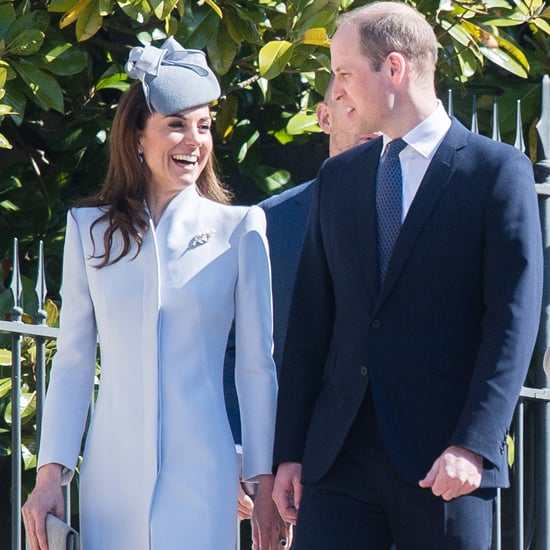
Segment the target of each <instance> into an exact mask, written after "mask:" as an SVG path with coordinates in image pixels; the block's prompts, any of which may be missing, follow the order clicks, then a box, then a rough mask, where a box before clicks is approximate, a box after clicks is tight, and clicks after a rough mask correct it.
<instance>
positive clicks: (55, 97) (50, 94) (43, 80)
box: [13, 58, 63, 113]
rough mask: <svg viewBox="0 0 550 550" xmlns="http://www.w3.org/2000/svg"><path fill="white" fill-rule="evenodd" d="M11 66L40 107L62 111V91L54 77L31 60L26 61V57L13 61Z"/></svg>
mask: <svg viewBox="0 0 550 550" xmlns="http://www.w3.org/2000/svg"><path fill="white" fill-rule="evenodd" d="M13 66H14V68H15V70H16V71H17V73H18V74H19V76H20V77H21V78H22V79H23V81H24V82H25V84H27V86H28V88H29V90H30V91H31V92H32V95H33V97H34V100H35V101H36V103H37V104H38V105H39V106H40V107H42V108H43V109H45V110H48V109H55V110H56V111H59V112H60V113H62V112H63V92H62V91H61V87H60V86H59V83H58V82H57V80H56V79H55V78H53V77H51V76H50V75H48V74H47V73H45V72H44V71H42V70H41V69H39V68H38V67H37V66H36V65H35V64H33V63H32V62H31V61H27V59H26V58H21V59H20V60H19V61H17V62H15V61H14V62H13Z"/></svg>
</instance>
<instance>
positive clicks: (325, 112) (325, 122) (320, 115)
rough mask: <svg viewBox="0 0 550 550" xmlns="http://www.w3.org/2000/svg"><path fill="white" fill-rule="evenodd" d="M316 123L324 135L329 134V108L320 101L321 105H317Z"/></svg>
mask: <svg viewBox="0 0 550 550" xmlns="http://www.w3.org/2000/svg"><path fill="white" fill-rule="evenodd" d="M317 122H318V123H319V126H320V127H321V130H323V132H325V134H330V130H331V126H330V113H329V108H328V106H327V104H326V103H325V102H324V101H321V103H319V105H317Z"/></svg>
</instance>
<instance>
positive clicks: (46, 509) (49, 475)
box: [22, 464, 65, 550]
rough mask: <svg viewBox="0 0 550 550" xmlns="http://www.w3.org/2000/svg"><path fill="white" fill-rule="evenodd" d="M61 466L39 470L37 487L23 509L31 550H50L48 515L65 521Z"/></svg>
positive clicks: (53, 465) (49, 466) (51, 465)
mask: <svg viewBox="0 0 550 550" xmlns="http://www.w3.org/2000/svg"><path fill="white" fill-rule="evenodd" d="M62 469H63V467H62V466H61V464H46V465H44V466H42V467H41V468H40V470H38V474H37V476H36V485H35V487H34V490H33V491H32V493H31V494H30V495H29V498H28V499H27V502H25V505H24V506H23V508H22V513H23V522H24V523H25V531H26V533H27V541H28V543H29V546H30V549H31V550H48V542H47V539H46V514H48V513H52V514H54V515H55V516H57V517H58V518H59V519H63V516H64V513H65V502H64V499H63V492H62V490H61V472H62Z"/></svg>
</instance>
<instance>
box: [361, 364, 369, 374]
mask: <svg viewBox="0 0 550 550" xmlns="http://www.w3.org/2000/svg"><path fill="white" fill-rule="evenodd" d="M368 373H369V369H367V367H365V366H362V367H361V376H367V374H368Z"/></svg>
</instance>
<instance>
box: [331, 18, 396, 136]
mask: <svg viewBox="0 0 550 550" xmlns="http://www.w3.org/2000/svg"><path fill="white" fill-rule="evenodd" d="M330 53H331V62H332V72H333V73H334V82H333V87H332V100H333V101H334V103H335V104H336V105H335V109H336V107H337V105H338V104H341V105H342V107H343V110H344V114H343V116H344V117H345V121H346V122H347V124H348V126H349V127H353V128H356V129H357V131H358V132H360V133H361V134H362V135H367V134H371V133H373V132H376V131H384V122H385V118H386V115H387V114H388V105H387V102H388V97H387V90H388V85H389V82H388V79H387V78H386V74H385V71H384V67H383V68H382V70H381V71H379V72H375V71H373V70H372V68H371V64H370V61H369V59H368V58H367V57H366V56H365V54H364V53H363V52H362V51H361V47H360V38H359V32H358V29H357V27H356V26H355V25H352V24H344V25H343V26H342V27H340V28H339V29H338V30H337V31H336V33H335V34H334V36H333V37H332V41H331V46H330ZM335 112H336V110H335Z"/></svg>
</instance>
